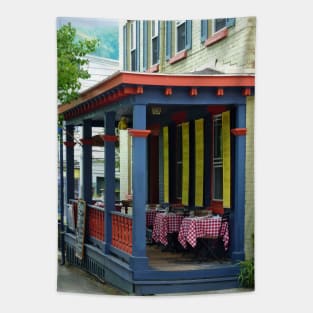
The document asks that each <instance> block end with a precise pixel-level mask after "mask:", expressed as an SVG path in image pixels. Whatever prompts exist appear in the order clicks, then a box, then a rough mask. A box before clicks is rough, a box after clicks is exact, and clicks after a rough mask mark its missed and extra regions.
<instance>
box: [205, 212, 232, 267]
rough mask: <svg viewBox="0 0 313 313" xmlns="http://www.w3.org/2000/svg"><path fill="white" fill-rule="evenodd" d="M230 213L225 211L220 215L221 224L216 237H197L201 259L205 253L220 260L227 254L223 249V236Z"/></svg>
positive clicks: (227, 225)
mask: <svg viewBox="0 0 313 313" xmlns="http://www.w3.org/2000/svg"><path fill="white" fill-rule="evenodd" d="M229 220H230V213H229V212H227V213H226V212H225V213H224V214H223V215H222V220H221V225H220V228H219V231H218V236H217V237H216V238H199V243H200V246H201V248H200V255H201V260H202V259H203V256H204V254H205V256H206V257H213V258H214V259H215V260H217V261H218V262H221V260H222V259H224V258H225V257H226V255H227V251H225V247H224V241H223V238H224V236H225V233H226V231H227V230H228V227H229Z"/></svg>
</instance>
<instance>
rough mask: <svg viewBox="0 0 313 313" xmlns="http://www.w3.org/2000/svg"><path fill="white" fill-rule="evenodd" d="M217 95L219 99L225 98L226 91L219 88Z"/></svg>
mask: <svg viewBox="0 0 313 313" xmlns="http://www.w3.org/2000/svg"><path fill="white" fill-rule="evenodd" d="M216 95H217V96H219V97H222V96H224V89H223V88H217V90H216Z"/></svg>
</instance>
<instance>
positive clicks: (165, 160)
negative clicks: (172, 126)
mask: <svg viewBox="0 0 313 313" xmlns="http://www.w3.org/2000/svg"><path fill="white" fill-rule="evenodd" d="M168 170H169V168H168V127H167V126H165V127H163V173H164V175H163V186H164V202H165V203H168V202H169V176H168Z"/></svg>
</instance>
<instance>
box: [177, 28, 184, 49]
mask: <svg viewBox="0 0 313 313" xmlns="http://www.w3.org/2000/svg"><path fill="white" fill-rule="evenodd" d="M185 45H186V23H182V24H181V25H179V26H178V27H177V52H179V51H181V50H184V49H185Z"/></svg>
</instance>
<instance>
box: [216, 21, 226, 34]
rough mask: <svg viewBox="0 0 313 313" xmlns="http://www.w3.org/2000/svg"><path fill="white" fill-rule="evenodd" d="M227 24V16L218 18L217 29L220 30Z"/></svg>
mask: <svg viewBox="0 0 313 313" xmlns="http://www.w3.org/2000/svg"><path fill="white" fill-rule="evenodd" d="M225 26H226V18H218V19H216V20H215V31H216V32H217V31H219V30H220V29H222V28H224V27H225Z"/></svg>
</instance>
